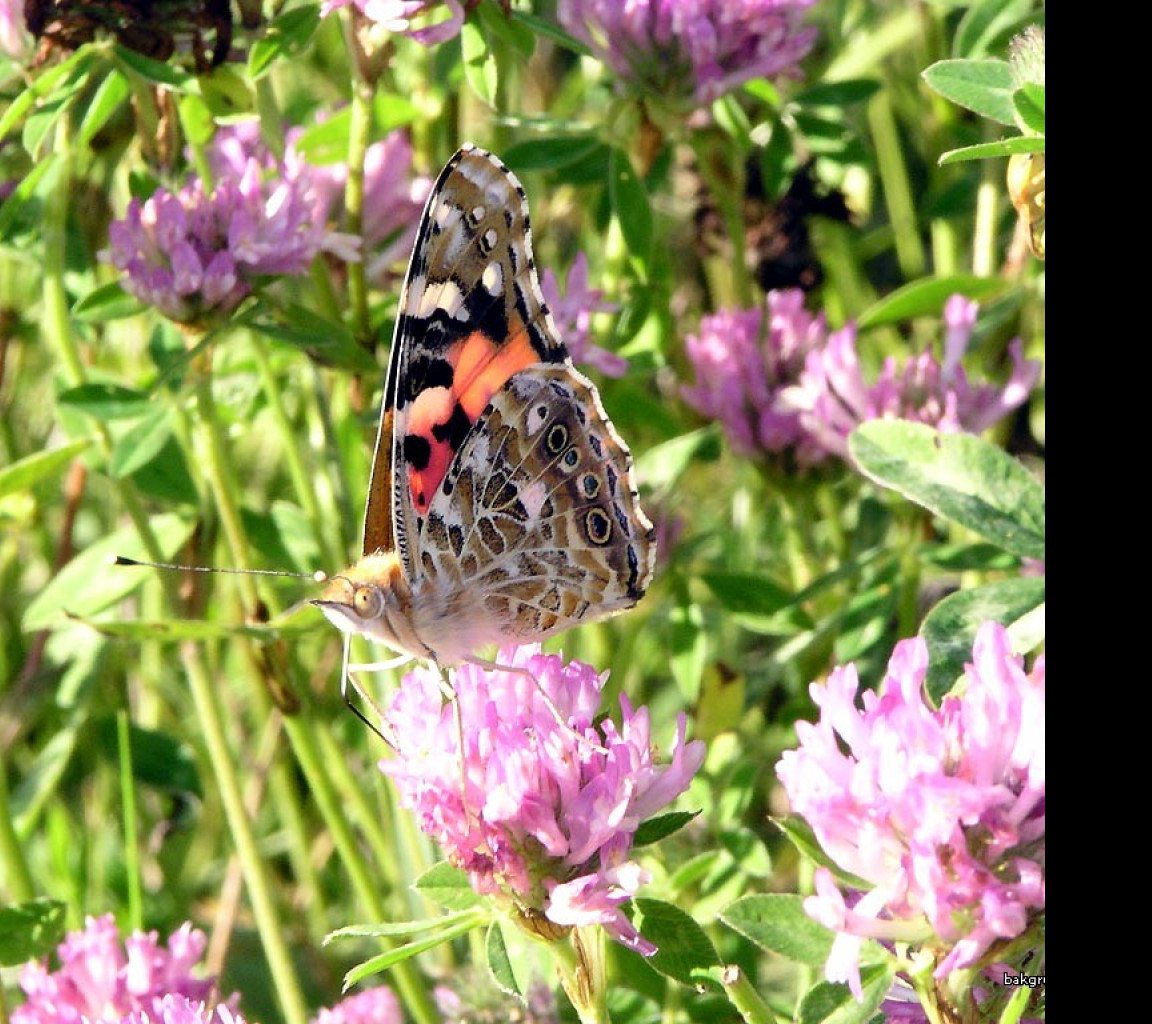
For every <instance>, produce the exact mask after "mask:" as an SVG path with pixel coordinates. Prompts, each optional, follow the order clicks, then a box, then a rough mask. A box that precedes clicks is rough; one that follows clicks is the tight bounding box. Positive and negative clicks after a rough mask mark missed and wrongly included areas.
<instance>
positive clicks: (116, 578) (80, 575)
mask: <svg viewBox="0 0 1152 1024" xmlns="http://www.w3.org/2000/svg"><path fill="white" fill-rule="evenodd" d="M150 525H151V528H152V532H153V534H154V535H155V538H156V545H157V548H158V549H159V555H160V557H161V558H162V559H165V560H168V559H171V558H172V557H173V556H174V555H175V554H176V552H177V551H179V550H180V548H181V546H182V545H183V544H185V543H186V542H187V540H188V538H189V536H191V534H192V523H190V522H187V521H186V520H184V519H181V518H180V517H179V516H175V515H171V514H168V515H160V516H155V517H153V518H152V520H151V521H150ZM114 555H124V556H126V557H128V558H135V559H147V558H148V557H149V555H148V552H147V551H146V550H145V548H144V544H143V543H142V542H141V540H140V538H139V536H138V535H137V533H136V530H135V528H134V527H132V526H124V527H122V528H121V529H119V530H117V531H115V532H114V533H111V534H109V535H108V536H106V537H104V538H102V539H101V540H98V541H96V542H95V543H94V544H91V545H90V546H88V547H87V548H85V549H84V550H83V551H81V552H80V553H79V554H78V555H76V557H75V558H73V559H72V561H70V562H69V563H68V564H67V565H65V566H64V568H63V569H61V570H60V571H59V572H58V573H57V574H56V575H55V577H53V578H52V579H51V580H49V581H48V583H47V585H46V586H45V587H44V588H43V589H42V590H41V591H40V593H39V594H37V595H36V597H35V598H33V600H32V602H31V604H29V605H28V608H27V610H26V611H25V612H24V618H23V620H22V622H21V627H22V628H23V629H24V630H26V631H28V632H32V631H34V630H37V629H48V628H51V627H53V626H56V625H58V624H59V623H60V622H61V621H62V620H63V619H65V618H66V617H67V615H68V614H69V613H72V614H74V615H77V616H79V617H81V618H89V617H91V616H93V615H95V614H96V613H97V612H101V611H103V610H104V609H105V608H108V607H109V606H111V605H113V604H115V603H116V602H117V601H120V600H122V599H123V598H124V597H126V596H127V595H128V594H130V593H131V592H132V591H133V590H135V589H136V588H137V587H139V586H140V584H141V583H142V582H143V581H144V577H143V576H142V575H141V574H140V573H139V572H138V571H135V570H132V569H129V568H126V567H125V568H111V564H112V558H113V556H114Z"/></svg>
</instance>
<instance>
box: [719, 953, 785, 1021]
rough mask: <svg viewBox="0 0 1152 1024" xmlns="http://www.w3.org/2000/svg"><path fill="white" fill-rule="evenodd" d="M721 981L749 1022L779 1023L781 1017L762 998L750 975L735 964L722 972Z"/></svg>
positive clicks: (728, 994) (725, 990)
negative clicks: (749, 977)
mask: <svg viewBox="0 0 1152 1024" xmlns="http://www.w3.org/2000/svg"><path fill="white" fill-rule="evenodd" d="M720 983H721V984H722V985H723V986H724V992H725V993H726V994H727V996H728V998H729V999H730V1000H731V1002H732V1005H733V1006H735V1007H736V1009H737V1010H739V1011H740V1016H741V1017H743V1018H744V1020H745V1021H746V1022H747V1024H778V1022H779V1021H780V1018H779V1017H777V1016H776V1014H774V1013H773V1012H772V1010H771V1008H770V1007H769V1006H768V1004H767V1003H766V1002H764V1000H763V999H761V998H760V993H759V992H757V991H756V987H755V986H754V985H753V984H752V983H751V982H750V981H749V980H748V975H747V974H745V973H744V972H743V971H742V970H740V968H739V967H737V966H736V965H735V964H728V965H727V966H726V967H725V968H724V969H723V970H722V971H721V972H720Z"/></svg>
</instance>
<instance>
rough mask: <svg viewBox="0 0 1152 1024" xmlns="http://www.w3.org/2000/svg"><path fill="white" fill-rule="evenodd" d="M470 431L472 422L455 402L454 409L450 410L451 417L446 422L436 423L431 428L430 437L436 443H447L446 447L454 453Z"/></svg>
mask: <svg viewBox="0 0 1152 1024" xmlns="http://www.w3.org/2000/svg"><path fill="white" fill-rule="evenodd" d="M471 429H472V421H471V420H469V419H468V415H467V413H465V412H464V409H463V407H462V406H461V405H460V403H459V402H457V403H456V407H455V408H454V409H453V410H452V415H451V416H449V417H448V422H447V423H437V424H435V425H434V426H433V427H432V436H433V437H434V438H436V440H437V441H447V442H448V446H449V447H450V448H451V449H452V450H453V451H454V452H458V451H459V450H460V446H461V445H463V444H464V438H466V437H467V436H468V431H470V430H471Z"/></svg>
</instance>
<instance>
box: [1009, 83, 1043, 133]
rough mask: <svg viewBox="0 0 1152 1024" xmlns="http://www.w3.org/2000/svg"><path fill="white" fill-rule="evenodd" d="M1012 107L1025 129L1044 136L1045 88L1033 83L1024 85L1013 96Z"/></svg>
mask: <svg viewBox="0 0 1152 1024" xmlns="http://www.w3.org/2000/svg"><path fill="white" fill-rule="evenodd" d="M1012 105H1013V106H1014V107H1015V108H1016V117H1017V118H1018V120H1019V123H1020V124H1021V125H1022V126H1023V128H1025V129H1027V130H1028V131H1031V132H1034V133H1035V134H1037V135H1043V134H1044V86H1042V85H1035V84H1033V83H1031V82H1029V83H1027V84H1025V85H1022V86H1021V87H1020V88H1019V89H1017V90H1016V91H1015V92H1014V93H1013V94H1012Z"/></svg>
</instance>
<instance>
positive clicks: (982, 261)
mask: <svg viewBox="0 0 1152 1024" xmlns="http://www.w3.org/2000/svg"><path fill="white" fill-rule="evenodd" d="M981 163H982V165H983V166H982V168H981V178H980V187H979V188H978V189H977V191H976V219H975V224H974V225H973V231H972V272H973V273H974V274H976V275H978V276H979V277H991V276H992V275H993V274H994V273H995V270H996V211H997V208H998V207H999V205H1000V193H1001V191H1002V190H1003V188H1004V180H1003V165H1001V163H1000V161H998V160H983V161H981ZM998 171H999V177H998V176H997V172H998Z"/></svg>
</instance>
